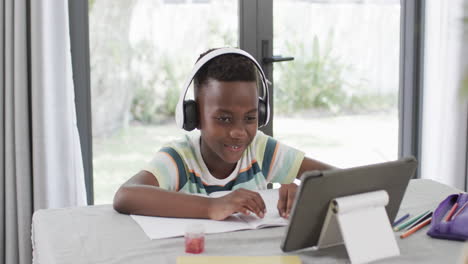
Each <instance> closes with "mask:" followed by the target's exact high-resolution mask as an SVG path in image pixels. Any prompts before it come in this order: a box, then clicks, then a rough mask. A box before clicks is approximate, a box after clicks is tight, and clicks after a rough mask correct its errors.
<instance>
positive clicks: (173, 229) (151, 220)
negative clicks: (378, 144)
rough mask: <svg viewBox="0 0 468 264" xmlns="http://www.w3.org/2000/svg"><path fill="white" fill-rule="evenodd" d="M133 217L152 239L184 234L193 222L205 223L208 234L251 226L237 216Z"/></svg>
mask: <svg viewBox="0 0 468 264" xmlns="http://www.w3.org/2000/svg"><path fill="white" fill-rule="evenodd" d="M131 217H132V218H133V220H135V221H136V222H137V223H138V225H140V227H141V228H142V229H143V231H144V232H145V234H146V235H147V236H148V237H149V238H150V239H160V238H168V237H178V236H183V235H184V233H185V228H186V227H187V226H188V225H191V224H201V225H203V226H204V229H205V233H206V234H210V233H222V232H231V231H236V230H243V229H249V226H248V225H246V224H245V222H244V221H242V220H241V219H240V218H238V217H237V216H230V217H229V218H228V219H226V220H224V221H215V220H209V219H193V218H171V217H153V216H141V215H132V216H131Z"/></svg>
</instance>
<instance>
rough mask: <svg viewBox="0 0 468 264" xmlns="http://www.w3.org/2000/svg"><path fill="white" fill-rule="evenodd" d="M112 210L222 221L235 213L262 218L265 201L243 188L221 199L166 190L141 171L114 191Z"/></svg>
mask: <svg viewBox="0 0 468 264" xmlns="http://www.w3.org/2000/svg"><path fill="white" fill-rule="evenodd" d="M114 209H115V210H116V211H118V212H120V213H124V214H138V215H149V216H166V217H187V218H210V219H215V220H222V219H225V218H227V217H228V216H229V215H231V214H233V213H235V212H240V213H243V214H249V211H251V212H253V213H255V214H257V215H258V216H260V217H263V213H264V210H265V204H264V203H263V200H262V199H261V197H260V195H259V194H258V193H256V192H252V191H248V190H244V189H239V190H236V191H234V192H232V193H230V194H228V195H226V196H223V197H220V198H208V197H202V196H197V195H190V194H185V193H180V192H172V191H167V190H164V189H161V188H159V183H158V180H157V179H156V177H154V176H153V174H151V173H150V172H147V171H140V172H139V173H138V174H136V175H135V176H133V177H132V178H130V179H129V180H128V181H127V182H126V183H124V184H123V185H122V186H121V187H120V188H119V190H118V191H117V192H116V194H115V196H114Z"/></svg>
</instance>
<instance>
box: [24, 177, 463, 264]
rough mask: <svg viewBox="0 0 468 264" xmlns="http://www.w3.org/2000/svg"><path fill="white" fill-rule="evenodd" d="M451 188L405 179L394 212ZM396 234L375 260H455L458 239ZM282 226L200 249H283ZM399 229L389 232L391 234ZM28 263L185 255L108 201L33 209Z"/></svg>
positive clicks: (329, 259)
mask: <svg viewBox="0 0 468 264" xmlns="http://www.w3.org/2000/svg"><path fill="white" fill-rule="evenodd" d="M458 192H460V191H459V190H457V189H454V188H451V187H449V186H446V185H443V184H440V183H437V182H434V181H431V180H423V179H418V180H411V181H410V184H409V186H408V189H407V191H406V193H405V196H404V198H403V202H402V205H401V207H400V211H399V213H398V216H401V215H403V214H405V213H407V212H410V213H413V214H414V213H415V212H420V211H422V210H429V209H431V210H432V209H434V208H435V207H436V206H437V205H438V204H439V202H440V201H442V200H443V199H444V198H445V197H447V196H448V195H449V194H452V193H458ZM427 230H428V229H427V228H426V229H424V231H419V232H417V233H415V234H413V235H412V236H410V237H408V238H406V239H400V238H399V237H397V238H396V239H397V243H398V246H399V247H400V252H401V255H400V256H398V257H393V258H389V259H383V260H379V261H376V262H375V263H418V262H424V263H458V262H459V261H460V258H461V255H462V252H463V248H464V243H463V242H458V241H449V240H440V239H433V238H431V237H429V236H427V235H426V231H427ZM285 231H286V228H285V227H277V228H266V229H259V230H248V231H238V232H231V233H220V234H210V235H206V242H205V253H203V254H204V255H246V256H267V255H286V254H285V253H283V252H282V251H281V249H280V243H281V239H282V237H283V236H284V233H285ZM398 234H399V233H395V236H397V235H398ZM32 243H33V258H34V260H33V263H39V264H46V263H47V264H55V263H93V264H94V263H151V264H154V263H175V261H176V258H177V256H182V255H186V254H185V252H184V238H183V237H178V238H169V239H161V240H150V239H149V238H148V237H147V236H146V235H145V233H144V232H143V231H142V230H141V229H140V227H139V226H138V225H137V223H136V222H134V221H133V220H132V219H131V217H129V216H128V215H123V214H119V213H117V212H116V211H114V210H113V208H112V206H111V205H97V206H87V207H75V208H63V209H47V210H38V211H36V212H35V213H34V215H33V221H32ZM291 255H298V256H299V257H300V258H301V260H302V262H303V263H348V262H349V260H348V257H347V254H346V249H345V248H344V246H338V247H334V248H329V249H325V250H318V251H312V250H305V251H300V252H294V253H292V254H291Z"/></svg>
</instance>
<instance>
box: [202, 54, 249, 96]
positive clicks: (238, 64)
mask: <svg viewBox="0 0 468 264" xmlns="http://www.w3.org/2000/svg"><path fill="white" fill-rule="evenodd" d="M213 50H214V49H211V50H208V51H207V52H205V53H203V54H201V55H200V57H199V58H198V60H200V59H201V58H202V57H203V56H205V55H206V54H208V53H210V52H211V51H213ZM257 76H258V73H257V67H256V66H255V65H254V63H253V62H252V61H251V60H250V59H249V58H246V57H245V56H242V55H239V54H223V55H220V56H218V57H215V58H213V59H211V60H210V61H208V62H207V63H205V65H203V67H201V68H200V69H199V70H198V72H197V74H195V77H194V79H193V83H194V86H195V89H198V88H200V87H201V86H202V85H203V84H205V83H207V82H208V81H209V80H210V79H214V80H217V81H222V82H234V81H248V82H250V81H252V82H257Z"/></svg>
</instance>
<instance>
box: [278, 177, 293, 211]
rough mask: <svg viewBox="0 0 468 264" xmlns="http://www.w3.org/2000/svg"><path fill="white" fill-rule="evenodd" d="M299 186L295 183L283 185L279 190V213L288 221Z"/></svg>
mask: <svg viewBox="0 0 468 264" xmlns="http://www.w3.org/2000/svg"><path fill="white" fill-rule="evenodd" d="M296 192H297V185H296V184H295V183H290V184H281V187H280V189H279V200H278V206H277V208H278V213H279V214H280V216H281V217H283V218H286V219H288V218H289V214H290V213H291V210H292V206H293V202H294V198H295V197H296Z"/></svg>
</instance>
